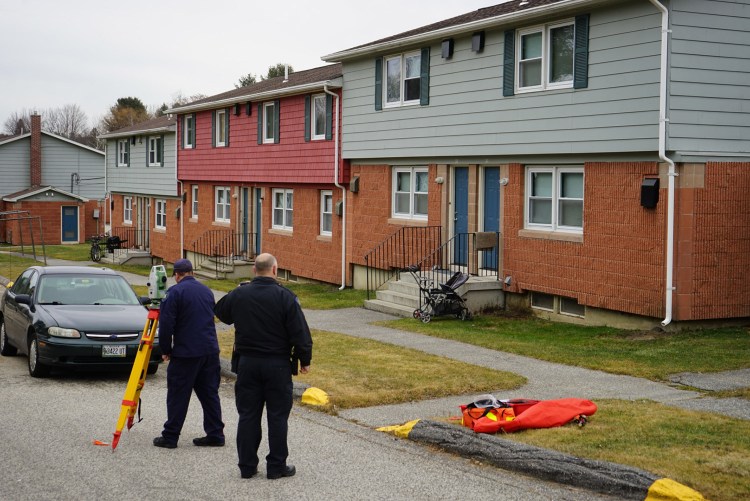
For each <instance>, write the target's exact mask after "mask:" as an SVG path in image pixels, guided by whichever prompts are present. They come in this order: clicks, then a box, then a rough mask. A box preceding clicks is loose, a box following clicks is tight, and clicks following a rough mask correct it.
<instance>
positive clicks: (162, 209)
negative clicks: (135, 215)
mask: <svg viewBox="0 0 750 501" xmlns="http://www.w3.org/2000/svg"><path fill="white" fill-rule="evenodd" d="M155 221H156V227H157V228H159V229H161V230H163V229H166V228H167V201H166V200H164V199H159V198H157V199H156V218H155Z"/></svg>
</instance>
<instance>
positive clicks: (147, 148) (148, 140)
mask: <svg viewBox="0 0 750 501" xmlns="http://www.w3.org/2000/svg"><path fill="white" fill-rule="evenodd" d="M144 142H145V143H146V151H145V153H146V167H148V164H149V158H148V157H149V152H150V150H151V138H150V137H148V136H146V140H145V141H144Z"/></svg>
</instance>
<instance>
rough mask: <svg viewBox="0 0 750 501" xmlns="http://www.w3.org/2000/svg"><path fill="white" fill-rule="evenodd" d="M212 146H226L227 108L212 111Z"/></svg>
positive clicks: (227, 132) (227, 128)
mask: <svg viewBox="0 0 750 501" xmlns="http://www.w3.org/2000/svg"><path fill="white" fill-rule="evenodd" d="M214 117H215V118H214V146H216V147H222V146H227V143H228V141H227V136H228V134H229V127H228V125H229V124H228V123H227V122H228V117H229V114H228V113H227V110H216V112H214Z"/></svg>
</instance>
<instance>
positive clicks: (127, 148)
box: [118, 141, 130, 167]
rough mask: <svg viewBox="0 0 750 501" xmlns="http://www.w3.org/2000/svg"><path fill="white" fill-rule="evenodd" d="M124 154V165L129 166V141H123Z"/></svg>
mask: <svg viewBox="0 0 750 501" xmlns="http://www.w3.org/2000/svg"><path fill="white" fill-rule="evenodd" d="M118 154H119V153H118ZM125 155H126V156H127V157H128V161H127V162H125V166H127V167H130V141H126V142H125Z"/></svg>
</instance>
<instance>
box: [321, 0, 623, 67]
mask: <svg viewBox="0 0 750 501" xmlns="http://www.w3.org/2000/svg"><path fill="white" fill-rule="evenodd" d="M607 1H610V0H567V1H566V0H563V1H561V2H557V3H555V4H552V5H549V4H545V5H540V6H538V7H531V8H528V9H524V10H521V11H516V12H510V13H508V14H502V15H499V16H494V17H489V18H487V19H480V20H478V21H470V22H467V23H463V24H459V25H455V26H448V27H445V28H439V29H436V30H431V31H428V32H424V33H419V34H417V35H412V36H407V37H403V38H397V39H390V40H387V41H385V42H380V43H372V44H367V45H364V46H361V47H354V48H352V49H347V50H342V51H339V52H334V53H333V54H328V55H326V56H323V57H321V59H322V60H323V61H326V62H329V63H330V62H334V63H338V62H343V61H346V60H349V59H355V58H358V57H362V56H368V55H372V54H374V53H376V52H380V51H387V50H394V49H398V48H401V47H405V46H409V45H414V44H418V43H423V42H431V41H434V40H435V39H436V38H446V37H451V36H456V35H460V34H463V33H466V32H468V31H478V30H483V29H488V28H493V27H496V26H497V25H500V24H512V23H516V22H518V21H519V20H524V19H526V18H529V17H533V16H535V15H543V16H545V17H550V16H554V15H556V14H558V13H561V12H566V11H569V10H571V9H575V8H577V7H580V6H588V5H593V4H597V3H606V2H607Z"/></svg>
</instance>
